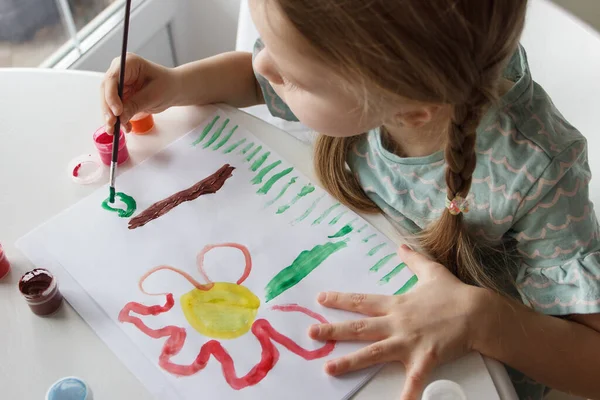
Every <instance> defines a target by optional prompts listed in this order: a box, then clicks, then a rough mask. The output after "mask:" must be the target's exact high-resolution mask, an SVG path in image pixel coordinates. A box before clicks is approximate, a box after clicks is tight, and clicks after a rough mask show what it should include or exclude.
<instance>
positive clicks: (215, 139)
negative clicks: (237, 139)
mask: <svg viewBox="0 0 600 400" xmlns="http://www.w3.org/2000/svg"><path fill="white" fill-rule="evenodd" d="M227 124H229V118H227V119H226V120H225V122H223V125H221V127H220V128H219V129H217V130H216V131H215V133H213V135H212V136H211V138H210V139H208V141H207V142H206V143H204V145H203V146H202V148H203V149H207V148H209V147H210V146H211V145H212V144H213V143H214V142H216V141H217V139H218V138H219V136H221V133H223V131H224V130H225V128H226V127H227Z"/></svg>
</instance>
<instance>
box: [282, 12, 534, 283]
mask: <svg viewBox="0 0 600 400" xmlns="http://www.w3.org/2000/svg"><path fill="white" fill-rule="evenodd" d="M277 3H278V5H279V7H280V9H281V10H282V11H283V14H284V15H285V16H286V17H287V18H288V20H289V21H290V22H291V23H292V25H293V26H294V27H295V28H296V29H297V30H298V31H299V32H300V34H301V35H302V36H303V37H304V38H305V39H306V40H307V41H308V42H309V43H310V44H311V45H312V47H313V49H314V50H315V53H316V54H317V55H318V57H320V58H321V59H322V60H323V61H325V62H327V63H328V64H329V65H331V66H332V67H334V68H335V69H336V71H339V73H340V74H341V76H342V77H343V78H345V79H346V80H347V81H348V82H353V85H349V86H354V87H357V88H358V92H357V94H358V95H360V96H361V98H363V99H364V106H365V107H371V106H375V107H376V106H377V104H381V103H380V102H381V101H385V102H393V101H398V99H410V100H412V101H415V102H419V103H424V104H435V105H444V106H447V107H448V108H449V109H450V110H451V111H450V115H451V117H450V121H449V123H448V128H447V140H446V144H445V160H446V184H447V196H448V198H449V199H450V200H452V199H454V198H455V197H456V196H461V197H463V198H466V197H467V195H468V193H469V190H470V188H471V182H472V175H473V171H474V170H475V165H476V154H475V142H476V128H477V126H478V125H479V122H480V120H481V118H482V116H483V113H484V110H485V109H486V108H487V107H489V106H490V105H491V104H492V103H493V102H494V101H496V100H497V98H498V96H499V87H500V84H501V81H502V72H503V70H504V68H505V67H506V65H507V63H508V61H509V60H510V58H511V56H512V55H513V54H514V52H515V50H516V49H517V46H518V41H519V38H520V35H521V32H522V29H523V26H524V21H525V13H526V7H527V1H526V0H277ZM357 83H358V85H357ZM392 104H393V103H392ZM357 140H360V136H358V137H356V136H355V137H345V138H340V137H328V136H323V135H321V136H320V137H319V138H318V139H317V143H316V149H315V167H316V171H317V174H318V176H319V178H320V180H321V181H322V183H323V185H324V186H325V188H326V189H327V190H328V191H329V192H331V194H333V195H334V196H336V197H337V198H338V199H339V200H340V201H342V202H343V203H344V204H346V205H348V206H350V207H352V208H354V209H356V210H358V211H362V212H369V213H376V212H380V209H379V208H378V207H377V206H376V205H375V203H373V201H371V200H370V199H369V198H368V197H367V195H366V194H365V193H364V191H363V190H362V189H361V187H360V185H359V183H358V181H357V180H356V178H355V177H354V176H353V174H351V173H350V171H349V170H348V167H347V164H346V157H347V155H348V152H349V150H350V149H351V147H352V146H353V145H354V143H355V142H356V141H357ZM420 239H421V244H422V245H423V247H424V249H425V250H426V251H428V252H429V253H430V255H431V256H433V257H434V258H435V259H436V260H437V261H439V262H440V263H441V264H443V265H445V266H446V267H447V268H448V269H450V270H451V271H452V272H453V273H454V274H455V275H456V276H457V277H459V278H460V279H461V280H462V281H463V282H465V283H468V284H474V285H478V286H482V287H487V288H491V289H494V290H497V291H500V292H504V291H505V289H506V288H505V287H502V286H503V285H502V284H500V283H499V279H498V278H500V277H499V276H497V275H496V272H494V271H490V269H489V265H488V268H486V269H484V268H483V265H482V263H483V260H482V259H481V257H480V254H479V252H478V249H479V248H481V247H482V246H480V243H476V242H475V241H474V240H473V239H472V237H471V236H470V235H469V233H468V231H467V229H466V226H465V223H464V220H463V215H462V214H459V215H452V214H450V212H449V211H448V210H445V211H444V213H443V215H442V216H441V217H440V218H439V219H438V220H437V221H435V222H434V223H432V224H431V225H430V226H429V227H427V228H426V229H425V230H424V232H423V233H422V235H421V236H420Z"/></svg>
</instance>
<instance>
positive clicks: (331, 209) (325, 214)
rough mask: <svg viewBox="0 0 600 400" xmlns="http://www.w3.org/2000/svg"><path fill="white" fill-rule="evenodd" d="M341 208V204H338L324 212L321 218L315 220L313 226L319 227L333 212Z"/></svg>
mask: <svg viewBox="0 0 600 400" xmlns="http://www.w3.org/2000/svg"><path fill="white" fill-rule="evenodd" d="M339 206H341V204H340V203H336V204H334V205H332V206H331V207H329V208H328V209H327V210H325V211H324V212H323V214H321V216H320V217H319V218H317V219H315V220H314V221H313V223H312V224H313V225H319V224H320V223H321V222H323V221H324V220H325V218H327V217H328V216H329V214H331V213H332V211H333V210H335V209H336V208H338V207H339Z"/></svg>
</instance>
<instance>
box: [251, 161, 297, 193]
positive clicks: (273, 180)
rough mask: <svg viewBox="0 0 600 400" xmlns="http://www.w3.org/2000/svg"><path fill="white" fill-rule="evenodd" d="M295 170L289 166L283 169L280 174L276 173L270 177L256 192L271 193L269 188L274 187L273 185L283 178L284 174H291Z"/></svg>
mask: <svg viewBox="0 0 600 400" xmlns="http://www.w3.org/2000/svg"><path fill="white" fill-rule="evenodd" d="M293 170H294V168H291V167H290V168H288V169H284V170H283V171H281V172H280V173H278V174H275V175H273V176H272V177H271V179H269V180H268V181H267V183H265V184H264V185H263V186H262V187H261V188H260V189H258V191H257V192H256V193H258V194H267V193H269V190H271V188H272V187H273V185H274V184H275V183H277V181H279V180H280V179H281V178H283V177H284V176H286V175H287V174H289V173H290V172H292V171H293Z"/></svg>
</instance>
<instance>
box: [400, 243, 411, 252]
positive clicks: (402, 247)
mask: <svg viewBox="0 0 600 400" xmlns="http://www.w3.org/2000/svg"><path fill="white" fill-rule="evenodd" d="M400 250H402V251H412V249H411V248H410V247H409V246H408V245H407V244H403V245H402V246H400Z"/></svg>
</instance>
